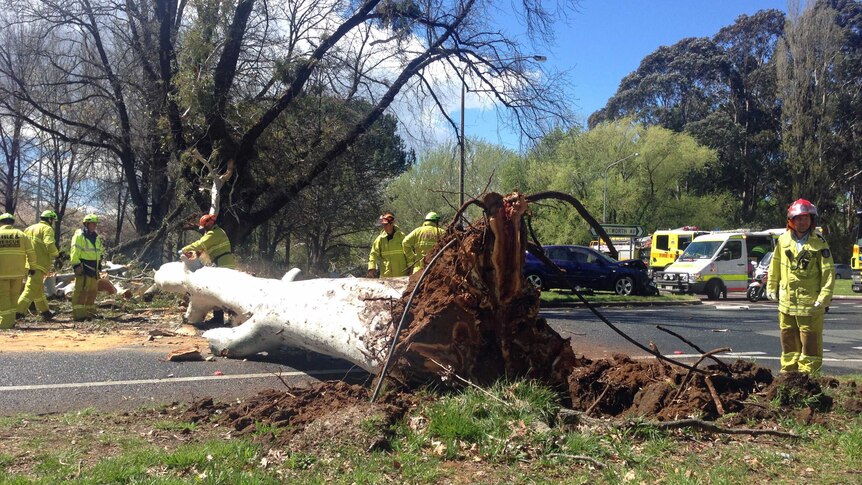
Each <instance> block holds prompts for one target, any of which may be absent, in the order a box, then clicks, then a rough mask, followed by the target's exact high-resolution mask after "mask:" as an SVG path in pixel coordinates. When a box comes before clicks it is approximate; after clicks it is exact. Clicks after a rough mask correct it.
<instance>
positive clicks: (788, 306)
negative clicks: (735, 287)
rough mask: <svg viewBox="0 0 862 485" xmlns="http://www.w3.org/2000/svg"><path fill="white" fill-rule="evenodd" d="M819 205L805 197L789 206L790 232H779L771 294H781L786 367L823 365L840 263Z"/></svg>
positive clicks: (808, 369) (814, 371)
mask: <svg viewBox="0 0 862 485" xmlns="http://www.w3.org/2000/svg"><path fill="white" fill-rule="evenodd" d="M816 217H817V208H816V207H815V206H814V204H812V203H811V202H808V201H807V200H805V199H799V200H797V201H796V202H794V203H793V204H791V205H790V207H789V208H788V209H787V232H785V233H784V234H782V235H781V236H780V237H779V238H778V242H777V243H776V247H775V252H774V253H773V256H772V261H771V262H770V264H769V279H768V280H767V286H766V295H767V297H768V298H769V299H770V300H773V301H774V300H776V299H778V328H779V330H780V336H781V372H791V371H799V372H804V373H807V374H817V373H818V372H819V371H820V368H821V367H822V365H823V316H824V314H825V313H826V308H827V307H828V306H829V304H830V303H831V301H832V287H833V284H834V276H835V267H834V265H833V262H832V253H831V252H830V251H829V245H828V244H827V243H826V240H825V239H824V238H823V236H822V235H820V234H819V233H817V232H815V231H814V228H815V227H816V225H817V224H816Z"/></svg>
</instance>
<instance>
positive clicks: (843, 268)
mask: <svg viewBox="0 0 862 485" xmlns="http://www.w3.org/2000/svg"><path fill="white" fill-rule="evenodd" d="M850 274H851V272H850V266H848V265H846V264H836V265H835V279H836V280H849V279H850Z"/></svg>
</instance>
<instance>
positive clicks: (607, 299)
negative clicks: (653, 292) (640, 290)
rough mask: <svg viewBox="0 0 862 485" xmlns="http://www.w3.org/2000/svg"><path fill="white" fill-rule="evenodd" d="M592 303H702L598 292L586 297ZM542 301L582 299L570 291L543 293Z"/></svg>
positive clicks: (694, 298) (690, 299)
mask: <svg viewBox="0 0 862 485" xmlns="http://www.w3.org/2000/svg"><path fill="white" fill-rule="evenodd" d="M584 297H585V298H586V299H587V301H588V302H590V303H595V304H603V303H633V302H649V303H657V302H669V301H674V302H696V301H700V298H698V297H697V296H695V295H661V296H620V295H617V294H615V293H606V292H596V293H593V294H592V295H584ZM541 299H542V301H543V302H546V303H580V302H581V300H580V298H578V297H577V295H575V294H574V293H572V292H571V291H568V290H556V291H543V292H542V295H541Z"/></svg>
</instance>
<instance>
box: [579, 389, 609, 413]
mask: <svg viewBox="0 0 862 485" xmlns="http://www.w3.org/2000/svg"><path fill="white" fill-rule="evenodd" d="M610 388H611V385H610V384H605V389H604V390H603V391H602V393H601V394H599V397H597V398H596V400H595V401H593V403H592V404H591V405H590V407H588V408H587V410H586V411H584V415H585V416H589V415H590V414H591V413H592V412H593V409H595V408H596V406H598V404H599V403H600V402H602V399H604V398H605V394H607V393H608V389H610Z"/></svg>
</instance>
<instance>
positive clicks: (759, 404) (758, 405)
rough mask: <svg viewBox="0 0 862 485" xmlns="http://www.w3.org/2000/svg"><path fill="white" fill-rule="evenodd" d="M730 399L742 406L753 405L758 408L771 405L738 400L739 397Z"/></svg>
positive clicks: (765, 407) (768, 407)
mask: <svg viewBox="0 0 862 485" xmlns="http://www.w3.org/2000/svg"><path fill="white" fill-rule="evenodd" d="M731 401H733V402H735V403H739V404H742V405H743V406H754V407H758V408H760V409H770V408H771V406H768V405H766V404H761V403H759V402H751V401H740V400H739V399H731Z"/></svg>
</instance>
